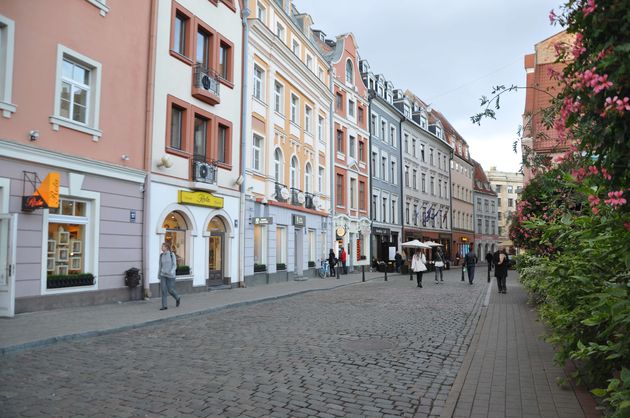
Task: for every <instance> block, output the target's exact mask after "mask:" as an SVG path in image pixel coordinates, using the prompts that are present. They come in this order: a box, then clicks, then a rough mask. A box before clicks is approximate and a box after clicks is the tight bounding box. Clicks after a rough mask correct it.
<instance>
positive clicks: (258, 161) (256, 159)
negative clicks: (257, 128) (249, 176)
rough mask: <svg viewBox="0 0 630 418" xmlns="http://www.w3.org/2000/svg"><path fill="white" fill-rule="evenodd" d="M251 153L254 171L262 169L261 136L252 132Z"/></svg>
mask: <svg viewBox="0 0 630 418" xmlns="http://www.w3.org/2000/svg"><path fill="white" fill-rule="evenodd" d="M252 142H253V149H254V152H253V153H252V168H253V169H254V170H256V171H262V150H263V137H262V136H260V135H257V134H254V139H253V141H252Z"/></svg>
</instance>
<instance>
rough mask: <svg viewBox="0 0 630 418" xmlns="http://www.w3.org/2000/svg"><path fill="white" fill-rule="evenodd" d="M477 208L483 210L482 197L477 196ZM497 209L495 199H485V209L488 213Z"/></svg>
mask: <svg viewBox="0 0 630 418" xmlns="http://www.w3.org/2000/svg"><path fill="white" fill-rule="evenodd" d="M477 208H478V210H481V198H480V197H478V198H477ZM495 210H496V208H495V206H494V200H488V199H483V211H484V212H486V213H494V212H495Z"/></svg>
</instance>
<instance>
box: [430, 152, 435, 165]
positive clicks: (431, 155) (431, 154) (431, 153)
mask: <svg viewBox="0 0 630 418" xmlns="http://www.w3.org/2000/svg"><path fill="white" fill-rule="evenodd" d="M429 164H431V165H434V164H433V148H429Z"/></svg>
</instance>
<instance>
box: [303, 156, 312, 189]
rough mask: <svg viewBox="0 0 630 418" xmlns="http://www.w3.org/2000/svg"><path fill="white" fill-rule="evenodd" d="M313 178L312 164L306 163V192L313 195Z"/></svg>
mask: <svg viewBox="0 0 630 418" xmlns="http://www.w3.org/2000/svg"><path fill="white" fill-rule="evenodd" d="M312 176H313V173H312V172H311V163H306V168H305V169H304V191H305V192H307V193H311V189H312V188H313V177H312Z"/></svg>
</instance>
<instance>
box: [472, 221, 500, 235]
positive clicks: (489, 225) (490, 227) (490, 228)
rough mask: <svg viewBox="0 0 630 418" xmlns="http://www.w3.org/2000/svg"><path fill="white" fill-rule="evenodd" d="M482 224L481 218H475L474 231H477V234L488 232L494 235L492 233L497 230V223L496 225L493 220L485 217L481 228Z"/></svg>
mask: <svg viewBox="0 0 630 418" xmlns="http://www.w3.org/2000/svg"><path fill="white" fill-rule="evenodd" d="M482 224H483V221H482V219H481V218H477V229H475V232H476V233H478V234H486V235H488V234H491V235H494V234H496V233H497V232H496V231H497V230H496V228H497V225H496V222H495V221H490V220H488V219H486V220H485V229H483V230H482Z"/></svg>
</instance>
